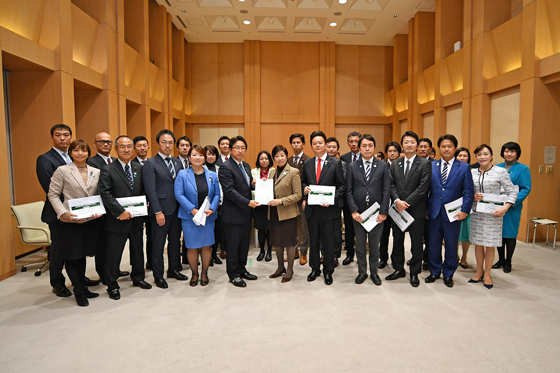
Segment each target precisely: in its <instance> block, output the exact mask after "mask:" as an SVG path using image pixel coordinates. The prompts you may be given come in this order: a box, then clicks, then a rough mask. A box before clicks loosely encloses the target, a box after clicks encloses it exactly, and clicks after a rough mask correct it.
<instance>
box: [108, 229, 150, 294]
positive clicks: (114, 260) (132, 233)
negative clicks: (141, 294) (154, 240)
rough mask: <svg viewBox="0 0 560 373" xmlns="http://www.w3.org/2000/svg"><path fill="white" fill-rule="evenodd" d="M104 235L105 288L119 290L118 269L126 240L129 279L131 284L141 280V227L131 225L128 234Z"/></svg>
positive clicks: (143, 274) (142, 263)
mask: <svg viewBox="0 0 560 373" xmlns="http://www.w3.org/2000/svg"><path fill="white" fill-rule="evenodd" d="M137 219H142V218H137ZM106 235H107V252H106V260H105V274H104V278H105V282H106V283H107V288H108V289H109V290H113V289H119V284H118V283H117V279H118V278H119V271H120V270H119V268H120V265H121V259H122V254H123V251H124V247H125V244H126V240H129V243H130V244H129V250H130V264H131V265H132V273H131V274H130V277H131V278H132V281H133V282H138V281H141V280H143V279H144V276H145V272H144V245H143V241H144V240H143V239H142V225H139V224H133V225H132V227H131V229H130V230H129V231H128V232H106Z"/></svg>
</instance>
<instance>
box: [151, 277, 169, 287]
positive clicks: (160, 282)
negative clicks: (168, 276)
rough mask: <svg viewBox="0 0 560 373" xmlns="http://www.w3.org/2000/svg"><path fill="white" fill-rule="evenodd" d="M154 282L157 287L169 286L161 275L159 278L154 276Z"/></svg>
mask: <svg viewBox="0 0 560 373" xmlns="http://www.w3.org/2000/svg"><path fill="white" fill-rule="evenodd" d="M154 282H155V283H156V286H157V287H158V288H161V289H167V288H168V287H169V285H167V281H165V279H164V278H163V277H161V278H158V277H156V278H155V279H154Z"/></svg>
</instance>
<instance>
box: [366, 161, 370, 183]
mask: <svg viewBox="0 0 560 373" xmlns="http://www.w3.org/2000/svg"><path fill="white" fill-rule="evenodd" d="M370 172H371V162H370V161H366V180H367V181H369V174H370Z"/></svg>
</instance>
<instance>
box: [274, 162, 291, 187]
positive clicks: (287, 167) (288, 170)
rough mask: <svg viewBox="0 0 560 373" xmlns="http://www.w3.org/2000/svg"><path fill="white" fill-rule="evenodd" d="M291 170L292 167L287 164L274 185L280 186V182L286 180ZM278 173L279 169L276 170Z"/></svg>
mask: <svg viewBox="0 0 560 373" xmlns="http://www.w3.org/2000/svg"><path fill="white" fill-rule="evenodd" d="M290 168H291V167H290V165H289V164H287V163H286V166H285V167H284V171H282V173H281V174H280V175H278V177H277V178H276V182H275V183H274V185H276V184H278V182H279V181H280V180H282V179H283V178H284V176H286V175H287V174H288V173H289V172H290ZM276 172H278V169H276Z"/></svg>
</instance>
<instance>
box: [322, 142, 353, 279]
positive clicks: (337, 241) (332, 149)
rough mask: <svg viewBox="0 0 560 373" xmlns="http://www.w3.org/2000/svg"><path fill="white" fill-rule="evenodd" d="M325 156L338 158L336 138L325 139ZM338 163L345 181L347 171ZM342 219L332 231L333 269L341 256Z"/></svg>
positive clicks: (343, 165)
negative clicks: (333, 246)
mask: <svg viewBox="0 0 560 373" xmlns="http://www.w3.org/2000/svg"><path fill="white" fill-rule="evenodd" d="M326 149H327V154H328V155H330V156H331V157H333V158H337V155H338V158H340V154H339V149H340V144H339V143H338V140H337V139H336V137H329V138H328V139H327V146H326ZM340 163H341V164H342V174H343V175H344V180H346V172H347V170H348V168H347V165H346V162H344V161H343V160H340ZM344 204H345V205H346V204H347V201H346V198H344ZM342 219H343V217H342V216H341V217H340V219H336V228H335V230H334V245H335V251H334V267H335V268H336V267H338V259H339V258H340V256H341V255H342Z"/></svg>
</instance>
